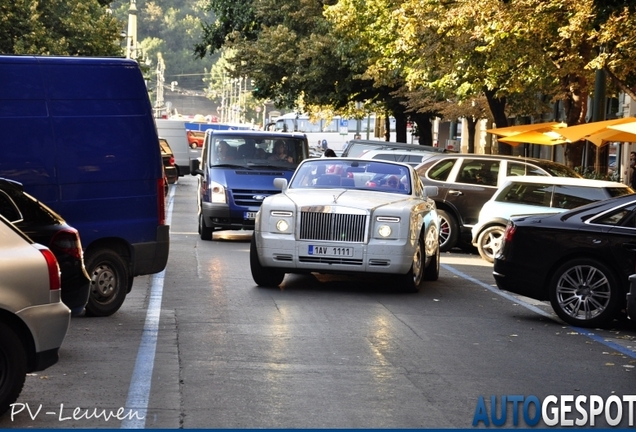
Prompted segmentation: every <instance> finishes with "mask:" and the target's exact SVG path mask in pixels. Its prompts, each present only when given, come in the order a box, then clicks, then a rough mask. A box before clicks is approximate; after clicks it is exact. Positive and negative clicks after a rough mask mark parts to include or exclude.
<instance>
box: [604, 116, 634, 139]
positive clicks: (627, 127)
mask: <svg viewBox="0 0 636 432" xmlns="http://www.w3.org/2000/svg"><path fill="white" fill-rule="evenodd" d="M631 119H632V121H630V122H629V123H623V124H617V125H612V126H608V128H609V129H614V130H617V131H622V132H627V133H631V134H634V135H636V121H634V119H633V117H632V118H631Z"/></svg>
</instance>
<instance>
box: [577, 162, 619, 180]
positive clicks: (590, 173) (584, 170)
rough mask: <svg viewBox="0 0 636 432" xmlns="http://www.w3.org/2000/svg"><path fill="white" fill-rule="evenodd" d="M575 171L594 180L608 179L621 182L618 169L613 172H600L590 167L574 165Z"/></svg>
mask: <svg viewBox="0 0 636 432" xmlns="http://www.w3.org/2000/svg"><path fill="white" fill-rule="evenodd" d="M574 171H576V172H577V174H579V175H580V176H581V177H583V178H586V179H592V180H608V181H614V182H620V181H621V178H620V173H619V172H618V171H613V172H612V173H609V174H607V173H599V172H597V171H595V170H594V169H593V168H590V167H583V166H578V167H574Z"/></svg>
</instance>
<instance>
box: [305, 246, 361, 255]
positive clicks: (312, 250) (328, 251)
mask: <svg viewBox="0 0 636 432" xmlns="http://www.w3.org/2000/svg"><path fill="white" fill-rule="evenodd" d="M307 253H308V254H309V255H313V256H328V257H352V256H353V248H350V247H341V246H319V245H309V246H308V250H307Z"/></svg>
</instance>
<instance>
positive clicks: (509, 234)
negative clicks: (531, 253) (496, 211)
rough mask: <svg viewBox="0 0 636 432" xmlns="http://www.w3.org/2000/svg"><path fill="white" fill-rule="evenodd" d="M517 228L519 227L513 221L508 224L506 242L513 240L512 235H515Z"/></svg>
mask: <svg viewBox="0 0 636 432" xmlns="http://www.w3.org/2000/svg"><path fill="white" fill-rule="evenodd" d="M516 230H517V227H516V226H515V225H513V224H511V223H509V224H508V225H507V226H506V231H505V232H504V236H503V238H504V241H505V242H508V243H509V242H511V241H512V237H513V236H514V235H515V231H516Z"/></svg>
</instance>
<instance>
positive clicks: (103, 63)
mask: <svg viewBox="0 0 636 432" xmlns="http://www.w3.org/2000/svg"><path fill="white" fill-rule="evenodd" d="M0 82H2V86H0V146H1V148H2V158H0V177H6V178H10V179H13V180H16V181H19V182H20V183H22V184H23V185H24V189H25V191H26V192H28V193H29V194H31V195H32V196H34V197H36V198H37V199H39V200H41V201H42V202H44V203H45V204H46V205H48V206H49V207H51V208H52V209H53V210H55V211H56V212H57V213H59V214H60V215H62V217H64V219H65V220H66V221H67V222H68V223H69V224H70V225H72V226H74V227H75V228H76V229H77V230H78V231H79V233H80V237H81V241H82V245H83V247H84V262H85V266H86V270H87V271H88V274H89V276H90V278H91V293H90V298H89V301H88V304H87V305H86V313H87V315H92V316H108V315H111V314H113V313H115V312H116V311H117V310H118V309H119V308H120V307H121V305H122V303H123V302H124V299H125V297H126V294H127V293H128V292H130V290H131V288H132V285H133V278H134V277H135V276H137V275H145V274H151V273H156V272H160V271H162V270H163V269H164V268H165V266H166V263H167V260H168V249H169V226H168V225H166V221H165V196H164V180H163V172H162V161H161V152H160V149H159V139H158V137H157V131H156V128H155V122H154V118H153V114H152V107H151V105H150V100H149V98H148V91H147V89H146V85H145V82H144V79H143V76H142V73H141V70H140V68H139V65H138V64H137V63H136V62H135V61H132V60H127V59H120V58H87V57H40V56H0Z"/></svg>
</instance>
